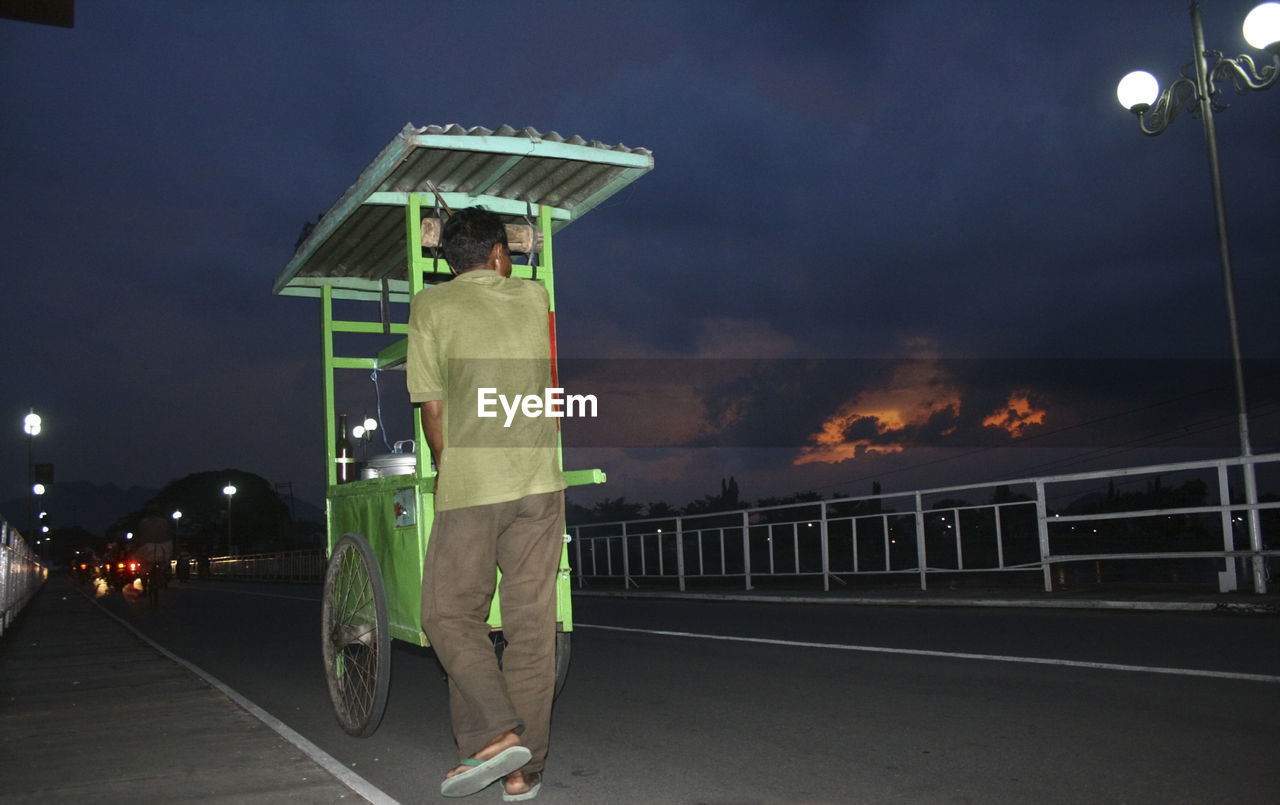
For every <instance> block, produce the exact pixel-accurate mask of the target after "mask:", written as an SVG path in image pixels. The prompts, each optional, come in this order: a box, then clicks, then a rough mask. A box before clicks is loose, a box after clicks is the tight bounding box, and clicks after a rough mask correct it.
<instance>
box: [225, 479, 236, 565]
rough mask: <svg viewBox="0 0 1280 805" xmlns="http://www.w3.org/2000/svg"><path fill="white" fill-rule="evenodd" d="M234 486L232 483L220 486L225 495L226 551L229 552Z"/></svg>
mask: <svg viewBox="0 0 1280 805" xmlns="http://www.w3.org/2000/svg"><path fill="white" fill-rule="evenodd" d="M235 493H236V488H235V486H234V485H233V484H227V485H226V486H224V487H222V494H224V495H226V496H227V553H228V554H230V553H231V497H232V496H233V495H235Z"/></svg>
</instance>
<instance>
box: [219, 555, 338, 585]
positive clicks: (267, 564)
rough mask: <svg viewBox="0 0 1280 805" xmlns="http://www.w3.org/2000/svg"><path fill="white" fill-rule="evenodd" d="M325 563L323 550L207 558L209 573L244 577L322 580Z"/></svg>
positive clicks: (255, 578) (294, 580)
mask: <svg viewBox="0 0 1280 805" xmlns="http://www.w3.org/2000/svg"><path fill="white" fill-rule="evenodd" d="M326 565H327V559H326V557H325V553H324V551H322V550H308V551H281V552H276V553H255V554H245V555H243V556H214V557H211V558H210V559H209V575H210V576H212V577H213V578H217V579H240V580H246V581H284V582H317V581H324V571H325V566H326Z"/></svg>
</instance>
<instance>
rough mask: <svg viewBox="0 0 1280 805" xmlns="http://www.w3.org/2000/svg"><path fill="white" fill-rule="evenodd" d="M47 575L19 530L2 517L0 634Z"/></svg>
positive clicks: (0, 531)
mask: <svg viewBox="0 0 1280 805" xmlns="http://www.w3.org/2000/svg"><path fill="white" fill-rule="evenodd" d="M48 575H49V573H48V571H47V570H46V569H45V567H44V565H42V564H40V561H39V560H38V559H36V555H35V553H34V552H33V551H32V550H31V548H30V546H28V545H27V543H26V540H24V539H23V538H22V535H21V534H19V533H18V530H17V529H16V528H13V527H12V526H10V525H9V524H8V523H7V522H5V521H4V519H3V518H0V635H3V634H4V632H5V629H7V628H8V627H9V624H10V623H12V622H13V619H14V618H16V617H17V615H18V613H19V612H20V611H22V608H23V607H24V606H26V605H27V602H28V601H30V600H31V597H32V596H34V595H35V594H36V591H37V590H39V589H40V585H41V584H44V581H45V578H47V577H48Z"/></svg>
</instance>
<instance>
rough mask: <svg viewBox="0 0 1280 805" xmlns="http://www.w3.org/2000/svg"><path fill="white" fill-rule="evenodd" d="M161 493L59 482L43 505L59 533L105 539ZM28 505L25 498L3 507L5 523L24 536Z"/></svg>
mask: <svg viewBox="0 0 1280 805" xmlns="http://www.w3.org/2000/svg"><path fill="white" fill-rule="evenodd" d="M158 491H159V490H158V489H147V488H145V487H141V486H131V487H129V488H128V489H121V488H120V487H118V486H116V485H115V484H106V485H105V486H99V485H97V484H93V483H89V482H88V481H70V482H66V483H63V482H59V483H57V484H55V485H54V487H53V488H52V489H51V490H49V493H48V494H46V495H45V496H44V499H43V501H42V503H43V508H44V510H45V511H47V512H48V513H49V520H50V522H51V524H52V525H53V527H54V528H55V529H57V528H67V527H69V526H80V527H81V528H83V529H85V530H86V531H88V532H90V533H92V534H95V535H98V536H101V535H103V534H104V533H105V532H106V530H107V526H109V525H111V524H112V523H114V522H116V521H117V520H120V519H122V518H124V517H125V516H126V515H128V514H129V513H131V512H135V511H137V510H138V509H141V508H142V506H143V504H145V503H146V502H147V501H148V500H150V499H151V498H152V497H154V496H155V494H156V493H157V492H158ZM28 505H29V503H28V499H27V498H26V497H25V496H24V497H20V498H14V499H13V500H9V501H6V502H5V503H3V504H0V512H3V514H4V519H6V520H8V521H9V522H10V523H11V524H12V525H13V526H14V527H15V528H17V529H18V530H19V531H21V532H23V533H24V534H25V533H26V531H27V529H28V526H29V522H28V521H29V519H30V513H29V510H28V508H27V507H28Z"/></svg>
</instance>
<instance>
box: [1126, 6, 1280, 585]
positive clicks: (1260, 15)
mask: <svg viewBox="0 0 1280 805" xmlns="http://www.w3.org/2000/svg"><path fill="white" fill-rule="evenodd" d="M1244 36H1245V40H1246V41H1248V43H1249V44H1250V45H1252V46H1254V47H1255V48H1258V49H1259V50H1264V51H1266V52H1267V53H1269V54H1271V57H1272V59H1273V62H1272V63H1271V64H1266V65H1263V66H1261V67H1258V66H1257V65H1256V64H1255V63H1254V61H1253V57H1252V56H1249V55H1241V56H1236V57H1235V58H1231V57H1228V56H1225V55H1223V54H1222V53H1221V52H1218V51H1206V50H1205V45H1204V29H1203V27H1202V26H1201V23H1200V4H1199V3H1197V2H1192V3H1191V38H1192V43H1193V46H1194V50H1193V52H1192V62H1193V64H1194V66H1195V75H1194V77H1193V76H1188V75H1186V73H1185V68H1184V72H1183V73H1181V74H1180V75H1179V77H1178V78H1177V79H1176V80H1174V82H1173V83H1172V84H1170V85H1169V86H1168V87H1167V88H1166V89H1165V90H1164V92H1160V86H1159V82H1157V81H1156V79H1155V76H1153V75H1151V74H1150V73H1147V72H1144V71H1137V72H1133V73H1129V74H1128V75H1126V76H1125V77H1124V78H1123V79H1121V80H1120V85H1119V87H1117V89H1116V97H1117V98H1119V100H1120V104H1121V105H1122V106H1124V107H1125V108H1126V109H1128V110H1129V111H1131V112H1133V113H1134V114H1135V115H1137V117H1138V125H1139V127H1140V128H1141V129H1142V132H1143V133H1144V134H1149V135H1152V136H1155V135H1157V134H1160V133H1161V132H1163V131H1164V130H1165V129H1166V128H1167V127H1168V125H1169V124H1170V123H1172V122H1173V120H1174V119H1175V118H1176V117H1177V116H1178V113H1179V112H1181V111H1182V110H1183V109H1184V108H1185V109H1191V110H1192V111H1193V112H1195V113H1198V115H1199V117H1200V121H1201V124H1202V125H1203V127H1204V138H1205V145H1206V147H1207V150H1208V152H1209V181H1210V184H1211V185H1212V190H1213V209H1214V216H1215V219H1216V224H1217V229H1218V259H1219V261H1220V262H1221V264H1222V284H1223V287H1224V289H1225V293H1226V301H1227V326H1228V328H1229V330H1230V334H1231V361H1232V367H1233V370H1234V373H1235V390H1236V409H1237V410H1236V417H1237V420H1238V427H1239V431H1240V455H1241V459H1242V461H1243V467H1242V469H1243V470H1244V485H1245V503H1246V504H1247V505H1248V507H1249V509H1248V521H1249V549H1250V550H1251V551H1253V552H1254V554H1253V561H1252V570H1253V589H1254V592H1257V593H1265V592H1266V591H1267V578H1266V567H1265V564H1264V562H1263V558H1262V555H1261V554H1260V553H1259V552H1260V551H1261V550H1262V526H1261V521H1260V518H1259V515H1258V505H1257V504H1258V485H1257V479H1256V477H1255V473H1254V466H1253V462H1252V460H1251V457H1252V456H1253V448H1252V446H1251V445H1250V442H1249V417H1248V407H1247V405H1246V403H1245V392H1244V366H1243V363H1242V361H1241V358H1240V335H1239V330H1238V328H1237V325H1236V295H1235V281H1234V279H1233V278H1232V274H1231V243H1230V239H1229V238H1228V236H1227V212H1226V204H1225V202H1224V201H1223V192H1222V173H1221V170H1220V167H1219V163H1218V139H1217V134H1216V132H1215V130H1214V125H1213V114H1214V112H1219V111H1222V110H1223V109H1225V108H1226V104H1224V103H1221V102H1220V101H1219V99H1218V96H1219V95H1220V94H1221V90H1219V89H1218V88H1217V87H1216V86H1214V85H1215V84H1217V83H1223V82H1227V81H1230V82H1231V83H1232V84H1233V85H1234V87H1235V90H1236V92H1237V93H1239V94H1244V93H1246V92H1249V91H1250V90H1264V89H1270V88H1271V87H1272V86H1274V85H1275V84H1276V81H1277V79H1278V78H1280V3H1275V2H1271V3H1263V4H1261V5H1259V6H1257V7H1256V8H1254V9H1253V11H1251V12H1249V14H1248V16H1246V17H1245V21H1244ZM1210 58H1212V59H1213V60H1214V63H1213V67H1212V68H1210V67H1209V64H1208V60H1209V59H1210ZM1223 502H1224V503H1228V502H1229V501H1223Z"/></svg>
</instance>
